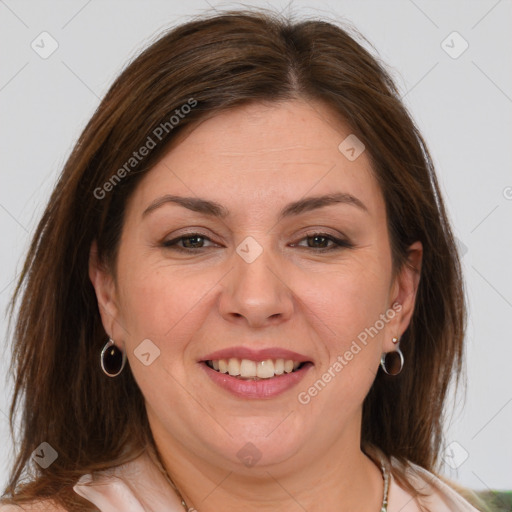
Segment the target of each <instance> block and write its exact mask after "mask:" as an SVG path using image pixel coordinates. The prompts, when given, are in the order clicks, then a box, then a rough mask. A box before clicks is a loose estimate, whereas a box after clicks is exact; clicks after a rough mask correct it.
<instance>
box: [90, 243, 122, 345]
mask: <svg viewBox="0 0 512 512" xmlns="http://www.w3.org/2000/svg"><path fill="white" fill-rule="evenodd" d="M89 279H90V280H91V283H92V285H93V287H94V290H95V292H96V299H97V301H98V307H99V310H100V315H101V322H102V324H103V328H104V329H105V332H106V333H107V334H108V336H110V337H111V338H112V339H114V340H116V339H119V336H120V324H119V319H118V315H119V308H118V306H117V301H116V288H115V281H114V278H113V276H112V275H111V273H110V272H109V271H108V270H107V269H106V267H105V265H104V264H103V263H102V262H101V261H99V259H98V245H97V243H96V240H94V242H93V243H92V244H91V250H90V252H89ZM116 326H117V328H116Z"/></svg>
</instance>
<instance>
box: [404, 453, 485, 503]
mask: <svg viewBox="0 0 512 512" xmlns="http://www.w3.org/2000/svg"><path fill="white" fill-rule="evenodd" d="M410 469H411V470H410V471H407V477H408V481H409V482H410V483H411V484H412V485H413V487H414V488H415V489H416V490H417V491H418V492H419V493H420V494H422V495H423V496H421V497H418V498H416V499H418V501H419V502H420V503H421V505H424V506H427V508H428V509H429V510H435V511H436V512H478V509H477V508H475V507H474V506H473V505H472V504H471V503H470V502H469V501H467V499H466V498H465V497H464V496H463V493H462V491H463V490H464V491H466V492H464V495H465V496H468V495H471V494H472V493H471V491H469V490H466V489H463V488H462V487H460V486H456V485H453V486H452V485H449V484H448V483H447V482H448V480H447V479H444V478H442V477H439V476H438V475H436V474H434V473H431V472H430V471H428V470H426V469H425V468H422V467H421V466H418V465H416V464H413V463H410ZM397 488H398V489H399V491H398V494H404V493H405V491H404V490H403V489H401V488H400V487H398V486H397ZM409 498H411V499H413V497H412V496H409ZM414 501H416V500H414ZM407 510H408V509H407V508H406V509H405V511H404V512H406V511H407ZM411 510H415V509H413V508H411Z"/></svg>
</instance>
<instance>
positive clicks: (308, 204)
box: [142, 192, 369, 220]
mask: <svg viewBox="0 0 512 512" xmlns="http://www.w3.org/2000/svg"><path fill="white" fill-rule="evenodd" d="M168 203H171V204H177V205H180V206H182V207H184V208H187V209H189V210H192V211H194V212H197V213H201V214H203V215H208V216H210V217H218V218H221V219H224V218H226V217H228V216H229V210H228V209H227V208H225V207H224V206H222V205H221V204H219V203H216V202H215V201H208V200H206V199H201V198H198V197H183V196H175V195H170V194H166V195H165V196H162V197H159V198H158V199H155V200H154V201H153V202H152V203H151V204H150V205H149V206H148V207H147V208H146V209H145V210H144V212H143V213H142V217H143V218H144V217H146V216H147V215H148V214H149V213H151V212H152V211H154V210H156V209H157V208H160V207H161V206H162V205H164V204H168ZM333 204H346V205H351V206H355V207H356V208H359V209H360V210H362V211H364V212H366V213H369V211H368V208H367V207H366V206H365V205H364V203H363V202H362V201H361V200H360V199H358V198H357V197H355V196H353V195H352V194H348V193H346V192H337V193H334V194H327V195H322V196H314V197H306V198H303V199H299V200H298V201H294V202H292V203H290V204H288V205H286V206H285V207H284V208H283V209H282V210H281V212H280V213H279V220H282V219H284V218H286V217H291V216H294V215H300V214H301V213H305V212H309V211H312V210H316V209H318V208H324V207H325V206H330V205H333Z"/></svg>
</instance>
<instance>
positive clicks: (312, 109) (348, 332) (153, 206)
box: [90, 100, 421, 470]
mask: <svg viewBox="0 0 512 512" xmlns="http://www.w3.org/2000/svg"><path fill="white" fill-rule="evenodd" d="M350 133H351V132H350V129H349V128H348V127H347V126H344V125H343V124H342V123H340V121H338V120H336V119H335V118H334V117H333V115H332V113H331V112H330V111H329V110H328V109H327V108H326V107H325V106H324V105H322V104H320V103H307V102H303V101H299V100H296V101H290V102H286V103H280V104H277V103H276V104H273V105H271V106H269V105H263V104H252V105H250V106H246V107H243V108H238V109H236V110H233V111H230V112H226V113H222V114H219V115H217V116H215V117H213V118H211V119H208V120H206V121H204V122H202V123H200V124H199V125H197V126H196V127H195V128H194V129H193V130H192V131H190V132H189V133H188V135H187V136H186V137H185V138H183V140H181V142H180V143H179V144H178V145H176V146H175V147H174V148H173V149H172V150H170V151H169V152H168V153H167V154H166V156H165V157H164V158H163V159H162V160H161V161H160V163H159V164H158V165H156V166H155V167H154V168H153V169H152V170H151V171H150V172H149V173H148V174H147V175H146V176H145V177H144V178H143V180H142V181H141V183H140V184H139V185H138V187H137V189H136V190H135V192H134V194H133V195H132V196H131V198H130V200H129V203H128V205H127V210H126V216H125V224H124V227H123V231H122V237H121V242H120V248H119V254H118V261H117V272H116V279H115V280H114V279H113V278H112V276H111V275H110V274H108V273H106V272H103V271H100V270H99V269H98V267H96V266H95V264H94V261H93V260H91V261H92V263H91V273H90V275H91V279H92V281H93V284H94V286H95V288H96V291H97V295H98V300H99V303H100V310H101V312H102V317H103V322H104V325H105V329H106V331H107V332H108V333H109V334H111V335H112V338H113V339H114V340H115V341H116V343H117V345H118V346H120V347H123V348H124V349H125V350H126V353H127V357H128V361H129V365H130V367H131V370H132V372H133V374H134V377H135V379H136V381H137V383H138V385H139V387H140V389H141V391H142V393H143V395H144V397H145V400H146V407H147V412H148V417H149V421H150V424H151V429H152V432H153V435H154V437H155V440H156V442H157V445H159V444H160V445H161V446H169V447H173V448H175V449H176V451H180V452H181V453H188V454H193V456H194V457H197V458H199V459H201V460H202V461H204V462H205V463H208V464H211V465H216V466H220V467H223V468H228V469H230V470H234V469H236V470H240V469H242V470H243V468H244V464H245V465H247V460H248V458H251V457H252V458H253V459H254V460H256V459H258V465H259V466H261V467H263V466H265V465H266V464H280V465H282V466H283V467H290V468H293V467H297V465H298V464H299V465H300V464H306V463H307V461H308V460H311V458H314V457H315V456H317V455H318V453H321V452H322V451H323V452H327V451H328V450H333V449H334V450H336V449H338V450H340V451H342V452H344V453H345V454H347V456H348V454H349V453H350V452H351V451H353V450H359V432H360V428H361V408H362V403H363V400H364V398H365V396H366V394H367V393H368V391H369V389H370V387H371V385H372V382H373V380H374V378H375V374H376V372H377V370H378V367H379V361H380V357H381V354H382V352H389V351H392V350H393V349H394V348H395V347H394V345H393V343H392V342H391V339H392V338H393V337H394V336H400V335H401V334H402V333H403V332H404V331H405V329H406V328H407V325H408V322H409V320H410V315H411V313H412V308H413V304H414V296H415V291H416V287H417V284H418V283H417V278H416V277H415V276H416V274H415V273H414V272H412V271H411V270H410V269H407V268H406V269H404V270H402V271H401V272H400V274H399V275H397V276H396V278H395V279H393V276H392V261H391V252H390V242H389V238H388V231H387V226H386V212H385V203H384V199H383V196H382V192H381V191H380V189H379V187H378V184H377V182H376V180H375V178H374V176H373V173H372V169H371V167H370V163H369V159H368V157H367V155H366V152H363V153H362V154H361V155H360V156H359V157H358V158H356V159H355V160H354V159H353V158H351V159H349V158H347V156H346V154H348V155H349V156H352V155H351V153H350V152H349V153H346V154H344V153H343V152H342V151H340V149H338V146H339V145H340V143H341V142H342V141H343V140H344V139H345V138H346V137H347V136H349V135H350ZM171 196H174V199H175V200H171ZM324 196H329V197H330V200H327V199H325V198H324V199H323V200H322V199H318V200H316V201H314V200H312V198H321V197H324ZM180 198H181V199H180ZM183 198H190V199H188V200H184V199H183ZM410 254H411V255H412V256H411V261H412V262H413V263H414V262H415V263H416V265H417V264H418V261H419V257H420V256H421V245H420V244H419V243H417V244H416V245H415V246H413V247H411V253H410ZM414 255H416V256H414ZM397 304H399V305H398V306H397ZM393 305H395V307H393ZM218 351H223V352H222V353H220V354H214V352H218ZM260 351H261V352H260ZM220 359H223V360H225V361H226V364H227V365H228V371H229V372H231V373H233V374H236V373H237V372H242V375H246V376H249V375H254V374H253V373H251V372H254V371H255V372H256V375H258V372H260V373H259V374H260V375H266V377H261V378H260V379H258V380H253V379H250V380H248V379H246V378H244V379H241V378H239V377H235V376H230V375H227V374H225V373H221V372H218V371H216V370H215V369H214V368H213V369H212V368H210V367H209V366H208V363H206V362H205V361H207V360H211V361H213V362H212V363H209V364H210V365H212V366H217V365H219V366H220V370H224V371H226V368H225V367H224V363H223V362H218V361H219V360H220ZM230 359H232V361H231V362H230V361H229V360H230ZM278 360H284V361H283V362H279V361H278ZM286 360H291V361H293V362H294V366H297V363H301V365H300V366H298V368H297V369H296V370H295V371H293V372H291V373H288V371H289V370H290V368H289V367H290V363H287V362H286ZM262 361H263V362H262ZM283 366H284V367H285V368H284V370H283V369H282V367H283ZM265 372H269V374H265ZM283 372H284V373H283ZM276 373H282V375H276V376H274V377H268V375H270V374H271V375H275V374H276ZM248 443H252V445H249V444H248Z"/></svg>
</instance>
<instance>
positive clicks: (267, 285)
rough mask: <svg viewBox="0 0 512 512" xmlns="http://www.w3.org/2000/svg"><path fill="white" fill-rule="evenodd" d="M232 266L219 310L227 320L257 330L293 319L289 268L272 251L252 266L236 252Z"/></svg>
mask: <svg viewBox="0 0 512 512" xmlns="http://www.w3.org/2000/svg"><path fill="white" fill-rule="evenodd" d="M233 266H234V268H233V269H232V270H231V272H229V273H228V274H227V275H226V277H225V278H224V279H223V281H222V282H223V290H222V293H221V297H220V299H219V311H220V314H221V315H222V316H223V317H224V318H225V319H226V320H228V321H229V322H235V323H239V324H245V325H246V326H249V327H252V328H257V327H265V326H267V325H276V324H278V323H281V322H285V321H286V320H288V319H290V318H291V316H292V314H293V311H294V301H293V293H292V290H291V289H290V286H289V283H288V280H287V274H286V269H285V266H284V264H279V262H278V258H272V257H271V255H270V250H266V249H265V250H263V252H262V253H261V254H260V255H259V256H258V257H257V258H256V259H255V260H254V261H252V262H250V263H249V262H247V261H246V260H244V259H243V258H242V257H241V256H240V255H239V254H238V253H236V252H235V253H234V254H233Z"/></svg>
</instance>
